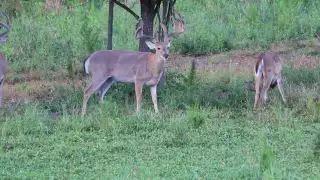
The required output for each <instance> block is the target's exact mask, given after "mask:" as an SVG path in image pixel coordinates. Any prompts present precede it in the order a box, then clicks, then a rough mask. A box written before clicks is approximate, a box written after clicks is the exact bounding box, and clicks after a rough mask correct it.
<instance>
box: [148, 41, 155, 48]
mask: <svg viewBox="0 0 320 180" xmlns="http://www.w3.org/2000/svg"><path fill="white" fill-rule="evenodd" d="M146 44H147V46H148V47H149V48H150V49H151V50H153V49H155V48H156V45H155V44H154V43H152V42H150V41H146Z"/></svg>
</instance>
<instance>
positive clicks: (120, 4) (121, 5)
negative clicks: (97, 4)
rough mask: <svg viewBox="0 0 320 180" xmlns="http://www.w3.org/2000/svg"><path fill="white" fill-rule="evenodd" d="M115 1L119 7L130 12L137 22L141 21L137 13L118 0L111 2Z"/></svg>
mask: <svg viewBox="0 0 320 180" xmlns="http://www.w3.org/2000/svg"><path fill="white" fill-rule="evenodd" d="M111 1H113V2H114V3H116V4H117V5H118V6H120V7H122V8H123V9H125V10H126V11H128V12H129V13H130V14H131V15H132V16H133V17H134V18H135V19H136V20H139V19H140V16H138V15H137V14H136V13H135V12H133V11H132V10H131V9H130V8H129V7H128V6H126V5H124V4H122V3H120V2H119V1H117V0H111Z"/></svg>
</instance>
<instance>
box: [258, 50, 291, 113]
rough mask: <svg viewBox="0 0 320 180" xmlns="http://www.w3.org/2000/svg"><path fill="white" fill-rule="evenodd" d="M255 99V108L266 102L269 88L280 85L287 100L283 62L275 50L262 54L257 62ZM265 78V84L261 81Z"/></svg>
mask: <svg viewBox="0 0 320 180" xmlns="http://www.w3.org/2000/svg"><path fill="white" fill-rule="evenodd" d="M254 73H255V92H256V94H255V99H254V108H257V107H259V106H260V105H261V104H262V105H263V104H265V102H266V100H267V91H268V90H269V88H274V87H276V86H277V87H278V89H279V91H280V94H281V97H282V100H283V102H286V98H285V96H284V92H283V88H282V82H281V81H282V63H281V61H280V59H279V57H278V56H277V55H276V54H275V53H273V52H265V53H262V54H260V56H259V57H258V59H257V60H256V63H255V68H254ZM262 80H263V86H262V88H261V87H260V83H261V81H262Z"/></svg>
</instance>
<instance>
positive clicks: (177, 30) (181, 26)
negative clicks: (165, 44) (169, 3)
mask: <svg viewBox="0 0 320 180" xmlns="http://www.w3.org/2000/svg"><path fill="white" fill-rule="evenodd" d="M178 16H179V18H178V19H177V20H176V22H175V23H174V33H171V34H170V35H168V40H171V39H172V38H174V37H175V36H177V35H179V34H181V33H184V34H185V35H186V33H187V28H186V25H185V22H184V17H183V16H182V15H181V14H180V13H178Z"/></svg>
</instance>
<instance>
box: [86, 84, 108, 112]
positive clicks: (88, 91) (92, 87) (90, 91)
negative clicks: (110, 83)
mask: <svg viewBox="0 0 320 180" xmlns="http://www.w3.org/2000/svg"><path fill="white" fill-rule="evenodd" d="M104 82H105V79H104V78H99V79H96V78H92V83H91V84H90V85H89V86H88V87H87V88H86V89H85V90H84V93H83V103H82V116H83V115H85V113H86V109H87V103H88V100H89V97H90V96H91V95H92V94H93V93H94V92H96V91H97V90H98V89H99V88H100V87H101V85H102V84H103V83H104Z"/></svg>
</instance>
